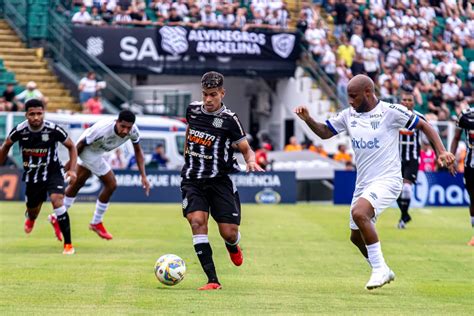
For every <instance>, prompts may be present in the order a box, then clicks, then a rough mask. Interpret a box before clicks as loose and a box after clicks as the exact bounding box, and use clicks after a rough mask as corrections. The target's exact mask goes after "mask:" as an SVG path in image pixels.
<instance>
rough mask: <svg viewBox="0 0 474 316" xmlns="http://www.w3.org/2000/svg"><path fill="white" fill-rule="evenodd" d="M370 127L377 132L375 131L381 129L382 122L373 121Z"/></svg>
mask: <svg viewBox="0 0 474 316" xmlns="http://www.w3.org/2000/svg"><path fill="white" fill-rule="evenodd" d="M370 125H372V128H373V129H374V130H375V129H377V128H379V126H380V121H371V122H370Z"/></svg>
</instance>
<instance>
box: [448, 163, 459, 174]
mask: <svg viewBox="0 0 474 316" xmlns="http://www.w3.org/2000/svg"><path fill="white" fill-rule="evenodd" d="M448 169H449V173H450V174H451V175H452V176H453V177H454V176H456V174H457V173H458V172H457V171H456V167H455V166H454V164H452V165H451V166H449V168H448Z"/></svg>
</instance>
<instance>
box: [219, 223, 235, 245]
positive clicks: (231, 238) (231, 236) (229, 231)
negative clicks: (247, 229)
mask: <svg viewBox="0 0 474 316" xmlns="http://www.w3.org/2000/svg"><path fill="white" fill-rule="evenodd" d="M220 234H221V236H222V238H224V240H225V241H227V242H228V243H231V244H233V243H235V242H236V241H237V239H238V238H239V229H238V227H235V228H234V227H228V228H225V229H221V230H220Z"/></svg>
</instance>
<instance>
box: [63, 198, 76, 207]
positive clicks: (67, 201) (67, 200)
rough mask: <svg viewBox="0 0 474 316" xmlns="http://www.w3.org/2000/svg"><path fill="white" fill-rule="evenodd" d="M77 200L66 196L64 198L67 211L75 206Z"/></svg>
mask: <svg viewBox="0 0 474 316" xmlns="http://www.w3.org/2000/svg"><path fill="white" fill-rule="evenodd" d="M75 200H76V198H75V197H69V196H66V195H65V196H64V206H65V207H66V210H68V209H69V208H70V207H71V206H72V205H73V204H74V201H75Z"/></svg>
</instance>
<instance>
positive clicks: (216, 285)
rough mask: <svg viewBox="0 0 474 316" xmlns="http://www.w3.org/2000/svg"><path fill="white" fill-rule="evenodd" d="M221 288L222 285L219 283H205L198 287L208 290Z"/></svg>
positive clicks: (201, 289)
mask: <svg viewBox="0 0 474 316" xmlns="http://www.w3.org/2000/svg"><path fill="white" fill-rule="evenodd" d="M220 289H222V285H220V284H219V283H207V284H206V285H204V286H201V287H200V288H198V290H199V291H209V290H220Z"/></svg>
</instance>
